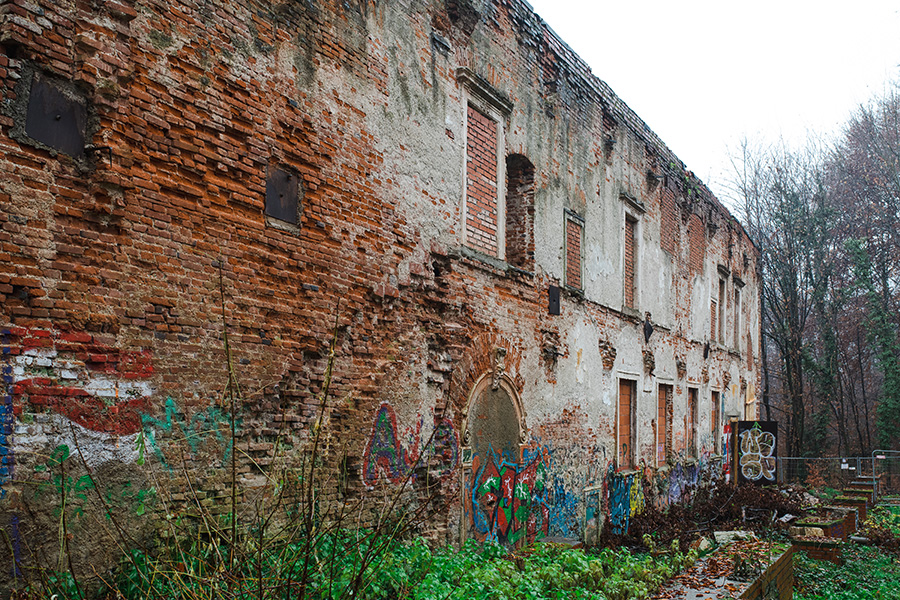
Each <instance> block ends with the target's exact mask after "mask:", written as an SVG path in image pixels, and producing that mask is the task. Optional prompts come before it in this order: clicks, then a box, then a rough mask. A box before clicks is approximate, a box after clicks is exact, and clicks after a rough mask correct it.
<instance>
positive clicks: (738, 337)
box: [734, 287, 742, 352]
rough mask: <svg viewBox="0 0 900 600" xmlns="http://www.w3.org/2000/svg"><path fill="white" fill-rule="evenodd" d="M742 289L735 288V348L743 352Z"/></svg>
mask: <svg viewBox="0 0 900 600" xmlns="http://www.w3.org/2000/svg"><path fill="white" fill-rule="evenodd" d="M741 312H742V307H741V289H740V288H738V287H735V288H734V347H735V348H736V349H737V350H738V351H739V352H740V350H741Z"/></svg>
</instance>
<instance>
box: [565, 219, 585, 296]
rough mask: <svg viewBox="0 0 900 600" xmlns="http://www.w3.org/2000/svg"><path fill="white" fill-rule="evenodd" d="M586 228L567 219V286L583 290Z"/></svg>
mask: <svg viewBox="0 0 900 600" xmlns="http://www.w3.org/2000/svg"><path fill="white" fill-rule="evenodd" d="M583 232H584V227H582V225H581V223H579V222H577V221H575V220H573V219H568V218H567V219H566V285H568V286H569V287H572V288H575V289H578V290H580V289H581V287H582V286H581V240H582V234H583Z"/></svg>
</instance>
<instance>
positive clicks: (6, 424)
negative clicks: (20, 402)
mask: <svg viewBox="0 0 900 600" xmlns="http://www.w3.org/2000/svg"><path fill="white" fill-rule="evenodd" d="M2 352H3V364H2V365H0V373H2V375H0V377H2V386H3V387H2V390H0V499H3V498H4V497H5V496H6V484H7V483H9V482H10V481H11V480H12V477H13V443H12V441H13V440H12V436H13V431H14V429H15V416H14V413H13V399H12V384H13V374H12V373H13V370H12V365H11V364H10V363H9V361H8V355H9V354H10V352H11V349H10V347H9V345H8V344H7V342H6V332H3V350H2Z"/></svg>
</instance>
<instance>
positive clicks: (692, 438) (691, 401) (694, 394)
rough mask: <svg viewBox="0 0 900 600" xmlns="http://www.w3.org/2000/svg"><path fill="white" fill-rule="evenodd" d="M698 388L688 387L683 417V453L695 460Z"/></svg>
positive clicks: (697, 454)
mask: <svg viewBox="0 0 900 600" xmlns="http://www.w3.org/2000/svg"><path fill="white" fill-rule="evenodd" d="M699 398H700V388H697V387H689V388H688V389H687V410H686V411H685V415H684V427H685V432H684V433H685V453H686V454H687V456H689V457H690V458H697V457H698V456H699V452H698V449H697V408H698V407H697V405H698V404H699Z"/></svg>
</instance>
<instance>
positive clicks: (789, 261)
mask: <svg viewBox="0 0 900 600" xmlns="http://www.w3.org/2000/svg"><path fill="white" fill-rule="evenodd" d="M734 166H735V174H734V178H733V181H732V185H733V194H734V198H733V201H734V204H735V206H736V208H737V212H738V214H739V215H740V217H741V220H742V221H743V224H744V227H745V228H746V229H747V232H748V233H749V234H750V236H751V238H752V239H753V240H754V242H755V243H756V244H757V246H758V247H759V249H760V252H761V260H760V269H761V271H762V272H761V278H760V280H761V282H762V284H761V290H760V294H761V316H762V319H761V321H762V330H763V331H762V348H761V357H760V358H761V366H762V369H761V370H762V378H761V382H760V385H761V390H760V400H761V404H760V418H761V419H765V420H776V421H778V422H779V438H780V440H781V443H780V446H781V447H780V449H779V453H780V454H781V455H782V456H798V457H799V456H808V457H815V456H868V455H870V454H871V452H872V451H873V450H874V449H876V448H877V449H897V448H898V447H900V344H898V339H897V331H898V322H900V314H898V313H900V311H898V301H900V287H898V286H900V227H898V226H900V222H898V221H900V85H898V84H894V85H893V86H892V87H891V88H890V89H888V90H887V91H885V92H884V93H883V94H882V95H881V96H879V97H876V98H874V99H873V100H871V101H870V102H869V103H868V104H867V105H864V106H860V107H859V108H858V109H857V110H856V111H855V112H854V113H853V114H852V116H851V118H850V119H849V120H848V122H847V123H846V124H845V125H844V127H843V129H842V131H841V133H840V134H839V135H837V136H835V138H834V139H833V140H832V141H828V142H824V141H821V140H817V141H812V142H809V143H807V145H806V146H805V147H804V148H802V149H792V148H786V147H785V145H784V144H764V143H752V142H749V141H745V142H744V143H743V144H742V145H741V148H740V151H739V153H738V156H737V157H736V158H735V160H734Z"/></svg>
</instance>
